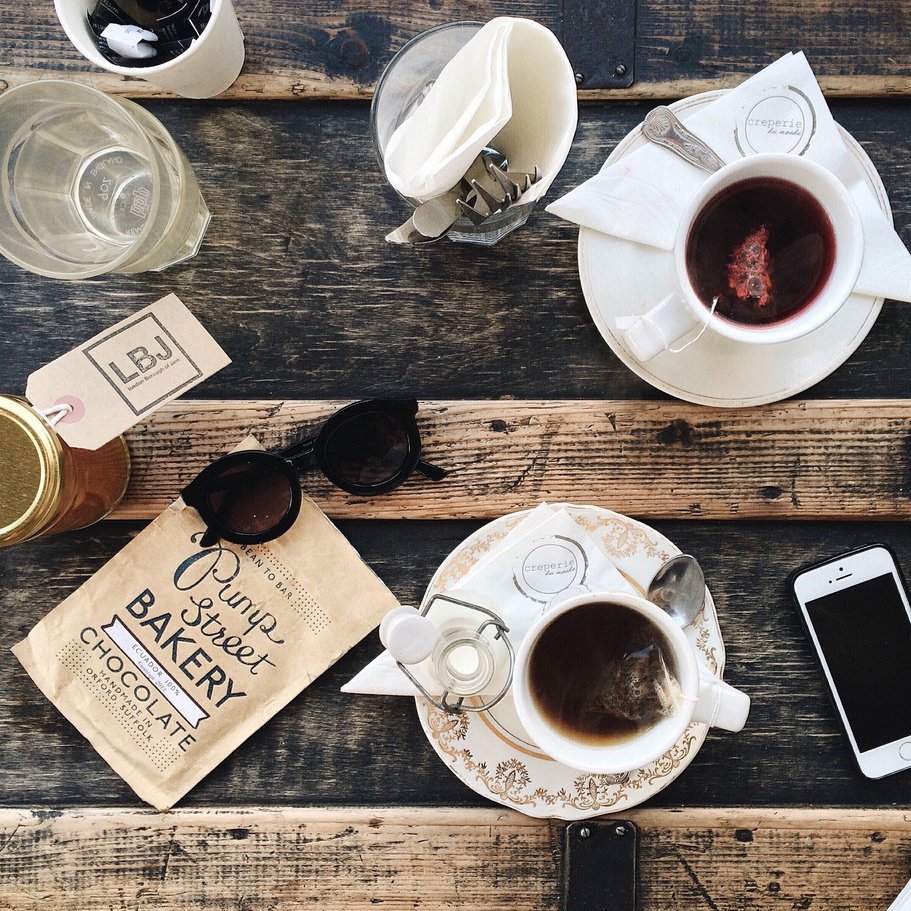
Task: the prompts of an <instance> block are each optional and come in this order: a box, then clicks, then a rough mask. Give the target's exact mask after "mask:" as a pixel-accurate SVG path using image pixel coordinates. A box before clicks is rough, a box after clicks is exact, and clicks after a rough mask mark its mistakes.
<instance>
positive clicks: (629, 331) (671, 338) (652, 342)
mask: <svg viewBox="0 0 911 911" xmlns="http://www.w3.org/2000/svg"><path fill="white" fill-rule="evenodd" d="M698 325H699V320H698V319H697V318H696V316H695V314H694V313H693V311H692V310H691V309H690V307H689V305H688V304H687V303H686V301H685V300H684V299H683V297H681V295H680V293H679V292H677V291H672V292H671V293H670V294H668V296H667V297H665V298H664V299H663V300H661V301H659V302H658V303H657V304H655V306H654V307H652V309H651V310H649V311H648V313H646V314H644V315H643V316H640V317H639V318H638V319H635V320H634V322H633V323H632V324H631V325H630V326H628V327H627V328H626V329H625V330H624V331H623V340H624V342H626V346H627V347H628V348H629V349H630V351H631V352H632V353H633V356H634V357H635V358H636V360H637V361H640V362H645V361H650V360H651V359H652V358H653V357H654V356H655V355H656V354H660V353H661V352H662V351H666V350H667V349H668V348H670V346H671V345H673V344H674V342H676V341H678V340H679V339H681V338H683V336H684V335H686V334H687V332H692V330H693V329H695V328H696V327H697V326H698Z"/></svg>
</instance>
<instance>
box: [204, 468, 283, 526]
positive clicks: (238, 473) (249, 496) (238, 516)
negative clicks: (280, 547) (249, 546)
mask: <svg viewBox="0 0 911 911" xmlns="http://www.w3.org/2000/svg"><path fill="white" fill-rule="evenodd" d="M291 496H292V494H291V484H290V482H289V480H288V478H287V477H286V476H285V474H284V473H283V472H282V470H281V466H280V465H278V464H270V462H268V461H266V460H260V459H250V460H248V461H243V462H238V463H235V464H233V465H231V466H230V467H229V468H226V469H225V470H224V471H223V472H221V473H220V474H219V475H217V476H216V477H215V478H213V479H212V481H211V483H210V485H209V494H208V499H209V508H210V509H211V510H212V512H214V513H215V515H216V516H217V517H218V521H219V522H221V523H222V525H224V526H225V527H226V528H229V529H231V530H232V531H235V532H238V533H239V534H242V535H258V534H262V532H264V531H267V530H268V529H270V528H274V527H275V526H276V525H278V523H279V522H280V521H281V520H282V519H283V518H284V517H285V515H286V514H287V512H288V510H289V509H290V508H291Z"/></svg>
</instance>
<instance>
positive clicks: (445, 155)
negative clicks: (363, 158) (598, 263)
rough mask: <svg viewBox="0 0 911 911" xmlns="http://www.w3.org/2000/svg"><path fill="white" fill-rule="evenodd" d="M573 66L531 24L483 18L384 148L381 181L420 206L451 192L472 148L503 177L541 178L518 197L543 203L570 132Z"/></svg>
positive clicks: (551, 40) (551, 37) (573, 116)
mask: <svg viewBox="0 0 911 911" xmlns="http://www.w3.org/2000/svg"><path fill="white" fill-rule="evenodd" d="M577 115H578V109H577V104H576V84H575V80H574V78H573V72H572V67H571V66H570V63H569V60H568V59H567V57H566V53H565V51H564V50H563V48H562V46H561V45H560V42H559V41H558V40H557V38H556V36H555V35H554V34H553V33H552V32H551V31H550V30H549V29H547V28H545V27H544V26H543V25H540V24H539V23H537V22H533V21H532V20H530V19H516V18H510V17H499V18H496V19H492V20H491V21H490V22H488V23H487V24H486V25H484V26H483V27H482V28H481V30H480V31H479V32H478V33H477V34H476V35H475V36H474V37H473V38H472V39H471V40H470V41H469V42H468V43H467V44H466V45H465V46H464V47H463V48H462V49H461V50H460V51H459V52H458V53H457V54H456V55H455V57H453V58H452V60H450V61H449V63H448V64H446V66H445V67H444V68H443V71H442V72H441V73H440V75H439V76H438V77H437V79H436V81H435V82H434V84H433V86H432V87H431V89H430V91H429V92H428V93H427V97H426V98H425V99H424V101H423V102H422V104H421V105H420V106H419V107H418V108H417V110H416V111H415V112H414V114H412V115H411V117H409V118H408V120H406V121H405V122H404V123H402V124H401V125H400V126H399V127H398V128H397V129H396V131H395V132H394V133H393V134H392V136H391V137H390V139H389V142H388V143H387V144H386V148H385V149H384V150H383V162H384V165H385V169H386V176H387V178H388V179H389V183H390V184H392V186H393V187H394V188H395V189H396V190H397V191H398V192H399V193H401V194H402V195H403V196H405V197H407V198H409V199H415V200H418V201H424V200H427V199H431V198H433V197H435V196H440V195H442V194H443V193H446V192H448V191H449V190H450V189H452V188H453V187H454V186H455V185H456V184H457V183H458V182H459V181H460V180H461V178H462V177H463V176H464V174H465V173H466V171H468V168H469V167H470V165H471V163H472V162H473V161H474V160H475V158H477V156H478V154H479V153H480V151H481V149H483V148H484V147H485V146H488V145H490V146H492V147H493V148H495V149H496V150H497V151H498V152H502V153H503V154H504V155H506V157H507V159H508V160H509V169H510V170H511V171H524V172H532V171H533V170H534V168H535V165H537V166H538V167H539V168H541V171H542V173H543V178H542V180H540V181H539V182H538V183H537V184H535V185H534V186H532V187H531V188H530V189H529V190H528V192H526V193H524V194H523V196H522V200H523V202H533V201H534V200H536V199H539V198H540V197H541V196H543V195H544V193H545V192H546V190H547V188H548V187H549V186H550V185H551V183H552V182H553V180H554V178H555V177H556V176H557V174H558V173H559V171H560V168H561V167H562V166H563V162H564V161H565V160H566V156H567V154H568V153H569V148H570V145H571V144H572V139H573V135H574V134H575V131H576V120H577Z"/></svg>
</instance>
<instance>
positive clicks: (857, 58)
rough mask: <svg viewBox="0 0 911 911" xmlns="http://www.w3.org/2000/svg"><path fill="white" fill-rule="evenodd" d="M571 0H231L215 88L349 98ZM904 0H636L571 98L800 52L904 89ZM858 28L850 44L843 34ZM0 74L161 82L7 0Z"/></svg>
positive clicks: (641, 93) (0, 26)
mask: <svg viewBox="0 0 911 911" xmlns="http://www.w3.org/2000/svg"><path fill="white" fill-rule="evenodd" d="M577 5H578V0H521V2H518V0H517V2H512V3H507V2H502V0H495V2H483V3H482V2H478V0H453V2H447V3H445V4H443V3H436V2H434V3H431V4H424V3H417V2H411V3H405V4H390V3H386V2H375V0H348V2H347V3H345V4H339V3H331V2H328V0H320V2H317V3H311V4H308V5H307V7H306V9H302V8H301V6H300V5H299V4H297V3H295V2H293V0H278V2H267V0H238V2H237V3H236V4H235V7H236V10H237V15H238V20H239V22H240V25H241V28H242V30H243V32H244V34H245V37H246V54H247V56H246V63H245V66H244V70H243V72H242V74H241V76H240V78H239V80H238V81H237V83H236V84H235V85H234V86H233V87H232V89H231V90H229V92H227V93H226V94H225V97H226V98H247V99H251V98H257V97H258V98H305V99H306V98H357V97H363V95H364V93H369V92H370V91H372V88H373V86H374V85H375V83H376V81H377V79H378V78H379V75H380V73H381V72H382V70H383V68H384V67H385V65H386V64H387V63H388V62H389V60H390V59H391V58H392V56H393V54H394V53H395V52H396V51H397V50H398V49H399V48H400V47H401V46H402V45H403V44H404V43H405V42H406V41H407V40H408V39H410V38H412V37H414V36H415V35H417V34H419V33H420V32H422V31H424V30H426V29H428V28H431V27H433V26H435V25H440V24H442V23H445V22H455V21H458V20H464V19H470V20H481V21H484V20H487V19H491V18H493V17H494V16H498V15H513V16H526V17H529V18H532V19H536V20H537V21H539V22H542V23H543V24H544V25H546V26H548V27H549V28H551V29H552V30H553V31H554V32H555V33H556V34H557V35H558V36H561V35H562V22H563V20H564V18H569V17H572V16H573V13H574V10H575V9H576V8H577ZM908 18H909V10H908V4H907V2H906V0H886V2H877V0H862V2H859V3H854V4H843V3H831V2H823V0H816V2H813V3H809V4H806V3H804V4H801V3H797V2H795V0H773V2H770V3H765V4H740V5H732V4H731V3H728V2H725V0H701V2H699V3H697V4H679V3H674V2H671V0H639V2H638V30H637V40H636V52H635V72H636V81H635V83H634V84H633V86H632V88H630V89H628V90H611V91H610V92H609V93H607V92H602V93H588V92H586V93H584V94H583V95H582V97H598V96H599V95H600V96H601V97H610V98H630V97H640V98H642V97H680V96H682V95H683V94H689V93H691V92H693V91H700V90H704V89H705V88H717V87H723V86H730V85H732V84H735V83H736V82H738V81H740V80H741V79H743V78H744V77H745V76H747V75H749V74H751V73H752V72H755V71H756V70H757V69H759V68H760V67H762V66H764V65H765V64H767V63H770V62H771V61H772V60H774V59H775V58H776V57H779V56H781V54H783V53H785V52H787V51H791V50H804V51H805V52H806V53H807V56H808V57H809V59H810V61H811V63H812V64H813V65H814V67H815V68H816V70H817V72H818V73H819V74H820V76H821V77H822V79H823V87H824V89H825V90H826V91H827V92H829V93H832V94H845V95H851V96H865V97H873V96H881V95H884V94H891V93H899V94H901V95H907V94H908V93H909V90H911V49H909V47H908V44H907V42H906V41H905V40H904V35H906V33H907V27H908ZM861 35H862V36H863V54H859V53H857V49H856V40H857V39H856V36H861ZM0 60H2V61H3V63H4V64H5V67H6V68H8V69H6V68H5V69H4V70H2V71H0V79H2V80H3V81H5V82H6V83H7V84H8V85H15V84H18V83H19V82H21V81H23V80H24V79H30V78H35V77H36V76H37V75H52V76H62V77H64V78H69V77H71V76H75V77H76V78H80V79H88V80H90V81H91V83H92V84H94V85H96V86H98V87H99V88H103V89H104V90H105V91H112V92H122V93H126V94H129V95H133V96H135V97H155V96H159V95H160V94H161V93H160V91H159V90H156V89H154V88H152V87H149V86H148V85H147V84H146V83H145V82H143V81H142V80H140V79H133V78H126V79H123V78H121V77H118V76H115V75H112V74H108V73H105V72H104V71H102V70H100V69H99V68H96V67H94V66H93V65H91V64H89V63H88V62H87V61H86V60H85V59H84V58H82V57H81V55H80V54H79V53H78V52H77V51H76V50H75V48H74V47H73V46H72V45H71V44H70V43H69V41H68V39H67V38H66V35H65V34H64V32H63V30H62V28H61V27H60V25H59V23H58V22H57V19H56V17H55V15H54V10H53V6H52V5H51V4H50V3H46V4H28V3H25V4H11V5H8V8H7V9H6V10H5V16H4V20H3V22H2V23H0Z"/></svg>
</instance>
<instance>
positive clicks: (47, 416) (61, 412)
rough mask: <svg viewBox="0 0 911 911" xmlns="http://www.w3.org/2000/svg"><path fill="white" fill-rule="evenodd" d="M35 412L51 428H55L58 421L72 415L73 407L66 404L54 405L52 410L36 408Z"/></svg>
mask: <svg viewBox="0 0 911 911" xmlns="http://www.w3.org/2000/svg"><path fill="white" fill-rule="evenodd" d="M35 411H37V412H38V414H40V415H41V417H43V418H44V420H45V421H47V422H48V424H50V425H51V427H54V426H55V425H56V424H57V422H58V421H60V420H61V419H62V418H65V417H66V416H67V415H68V414H71V413H72V411H73V406H72V405H65V404H62V405H53V406H51V407H50V408H44V409H41V408H36V409H35Z"/></svg>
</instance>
